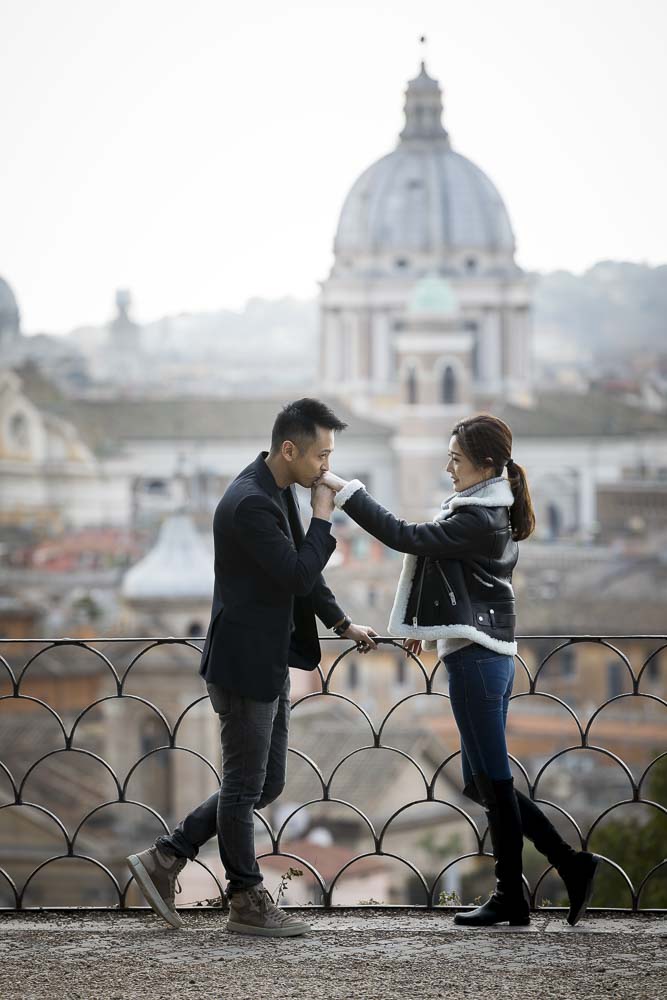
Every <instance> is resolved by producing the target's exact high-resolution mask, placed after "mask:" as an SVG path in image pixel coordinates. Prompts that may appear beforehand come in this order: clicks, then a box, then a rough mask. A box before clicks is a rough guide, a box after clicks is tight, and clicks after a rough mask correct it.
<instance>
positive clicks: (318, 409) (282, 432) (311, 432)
mask: <svg viewBox="0 0 667 1000" xmlns="http://www.w3.org/2000/svg"><path fill="white" fill-rule="evenodd" d="M318 427H325V428H326V429H327V430H331V431H344V430H345V428H346V427H347V424H345V423H343V421H342V420H339V419H338V417H337V416H336V414H335V413H334V412H333V410H330V409H329V407H328V406H327V405H326V404H325V403H322V402H321V401H320V400H319V399H309V398H308V397H307V396H306V397H304V398H303V399H297V400H296V401H295V402H294V403H288V404H287V405H286V406H283V408H282V410H281V411H280V413H279V414H278V416H277V417H276V419H275V423H274V425H273V430H272V432H271V451H272V452H273V453H274V454H275V453H276V452H278V451H280V448H281V446H282V443H283V441H294V443H295V444H296V446H297V448H298V449H299V451H304V450H305V449H306V448H307V447H308V445H309V444H311V443H312V442H313V441H314V440H315V438H316V437H317V428H318Z"/></svg>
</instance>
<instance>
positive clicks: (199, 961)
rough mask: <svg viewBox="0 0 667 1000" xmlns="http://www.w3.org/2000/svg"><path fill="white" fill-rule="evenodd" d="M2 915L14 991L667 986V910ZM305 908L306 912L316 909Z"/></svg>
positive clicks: (274, 993)
mask: <svg viewBox="0 0 667 1000" xmlns="http://www.w3.org/2000/svg"><path fill="white" fill-rule="evenodd" d="M181 912H182V914H183V917H184V921H185V926H184V927H183V928H182V929H181V930H178V931H175V930H172V929H170V928H169V927H168V926H167V925H166V924H164V923H162V921H161V920H160V919H159V918H158V917H156V916H154V915H153V914H152V913H151V912H150V911H148V912H146V913H144V912H142V911H129V912H127V913H106V912H96V911H82V912H80V913H67V914H62V915H61V914H54V913H48V912H39V911H32V912H31V911H27V912H24V913H21V914H16V913H3V914H0V997H2V1000H33V998H35V1000H36V998H40V1000H61V998H62V1000H121V998H122V1000H125V998H135V997H141V998H143V1000H167V998H169V1000H172V998H179V1000H190V998H193V1000H194V998H197V1000H200V998H208V997H211V998H216V1000H218V998H227V997H229V998H234V1000H289V998H300V1000H320V998H322V1000H366V998H369V1000H371V998H372V1000H394V998H395V997H405V998H413V997H414V998H419V1000H422V998H427V1000H430V998H440V997H442V998H452V1000H453V998H457V1000H458V998H463V997H466V998H467V1000H487V998H488V1000H490V998H496V997H501V998H505V997H507V998H519V1000H525V998H533V997H534V998H539V1000H551V998H558V1000H570V998H572V1000H574V998H575V997H576V998H584V1000H623V998H626V997H627V998H630V997H632V998H634V1000H637V998H640V1000H644V998H646V1000H661V998H663V997H667V916H662V915H660V916H653V915H637V916H629V915H618V916H616V915H607V916H602V915H598V914H594V913H593V914H591V915H589V916H588V917H586V918H584V920H582V921H581V922H580V923H579V924H578V925H577V926H576V927H574V928H571V927H569V926H568V924H567V923H566V922H565V920H564V916H563V915H562V914H560V913H558V914H555V913H554V914H544V913H540V914H537V915H533V917H532V922H531V925H530V926H529V927H526V928H509V927H508V926H507V925H504V926H503V925H499V926H497V927H494V928H488V929H486V928H479V929H474V930H472V929H467V928H460V927H457V926H456V925H455V924H454V922H453V915H452V913H451V912H446V913H428V912H419V911H417V912H415V911H405V910H395V911H390V912H386V911H385V912H378V911H371V910H367V911H356V912H353V911H349V910H343V911H340V912H333V913H331V912H329V913H325V912H322V911H317V912H314V911H312V910H311V911H308V915H307V917H306V919H308V920H309V921H310V923H311V927H312V931H311V934H310V935H308V936H306V937H301V938H291V939H286V940H275V939H263V938H253V937H242V936H240V935H237V934H228V933H227V931H226V930H225V919H226V918H225V916H224V915H223V914H221V913H220V912H216V911H211V910H209V911H206V912H200V911H192V910H190V911H187V910H186V911H181ZM302 912H303V911H302Z"/></svg>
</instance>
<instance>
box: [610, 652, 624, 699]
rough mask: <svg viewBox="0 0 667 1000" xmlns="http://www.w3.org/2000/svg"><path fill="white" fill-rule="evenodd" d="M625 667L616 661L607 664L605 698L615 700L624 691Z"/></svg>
mask: <svg viewBox="0 0 667 1000" xmlns="http://www.w3.org/2000/svg"><path fill="white" fill-rule="evenodd" d="M624 674H625V667H624V666H623V664H622V663H619V662H618V660H612V661H611V662H610V663H608V664H607V698H615V697H616V696H617V695H619V694H623V691H624V680H625V679H624V676H623V675H624Z"/></svg>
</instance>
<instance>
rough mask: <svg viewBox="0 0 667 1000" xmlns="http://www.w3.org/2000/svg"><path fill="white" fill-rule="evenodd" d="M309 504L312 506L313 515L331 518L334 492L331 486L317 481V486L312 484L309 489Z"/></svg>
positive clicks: (325, 519)
mask: <svg viewBox="0 0 667 1000" xmlns="http://www.w3.org/2000/svg"><path fill="white" fill-rule="evenodd" d="M310 506H311V507H312V508H313V517H321V518H322V519H323V520H324V521H329V520H331V515H332V513H333V509H334V493H333V491H332V490H331V488H330V487H329V486H323V485H322V484H321V483H319V482H318V484H317V486H313V487H312V489H311V491H310Z"/></svg>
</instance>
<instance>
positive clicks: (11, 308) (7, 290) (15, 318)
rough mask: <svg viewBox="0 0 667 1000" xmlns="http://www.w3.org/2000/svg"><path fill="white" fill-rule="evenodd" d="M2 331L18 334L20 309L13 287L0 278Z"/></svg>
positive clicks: (0, 328)
mask: <svg viewBox="0 0 667 1000" xmlns="http://www.w3.org/2000/svg"><path fill="white" fill-rule="evenodd" d="M0 330H11V331H12V332H15V333H18V330H19V307H18V305H17V303H16V298H15V296H14V293H13V291H12V289H11V286H10V285H9V284H8V283H7V282H6V281H5V280H4V278H1V277H0Z"/></svg>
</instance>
